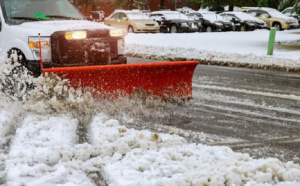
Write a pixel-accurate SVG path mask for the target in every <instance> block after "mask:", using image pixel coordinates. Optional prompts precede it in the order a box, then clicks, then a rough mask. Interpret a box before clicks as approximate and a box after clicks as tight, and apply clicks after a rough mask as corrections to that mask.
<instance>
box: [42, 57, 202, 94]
mask: <svg viewBox="0 0 300 186" xmlns="http://www.w3.org/2000/svg"><path fill="white" fill-rule="evenodd" d="M197 64H198V62H197V61H178V62H160V63H142V64H126V65H103V66H81V67H59V68H47V69H43V73H55V74H57V75H58V76H61V77H63V78H64V79H68V80H69V83H70V85H71V86H73V87H75V88H78V87H84V88H92V89H93V90H95V92H94V93H96V94H98V95H109V96H112V97H118V96H120V95H121V96H125V95H132V94H134V93H142V94H146V95H150V96H156V97H160V98H163V99H173V98H180V99H190V98H192V78H193V73H194V70H195V68H196V66H197Z"/></svg>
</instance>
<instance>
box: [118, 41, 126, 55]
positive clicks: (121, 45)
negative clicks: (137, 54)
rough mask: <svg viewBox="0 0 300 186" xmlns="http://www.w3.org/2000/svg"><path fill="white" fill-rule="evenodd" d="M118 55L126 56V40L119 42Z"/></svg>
mask: <svg viewBox="0 0 300 186" xmlns="http://www.w3.org/2000/svg"><path fill="white" fill-rule="evenodd" d="M118 54H119V55H122V54H123V55H124V54H125V44H124V39H119V40H118Z"/></svg>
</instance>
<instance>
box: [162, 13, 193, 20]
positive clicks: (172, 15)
mask: <svg viewBox="0 0 300 186" xmlns="http://www.w3.org/2000/svg"><path fill="white" fill-rule="evenodd" d="M164 15H165V17H166V19H189V18H188V17H187V16H186V15H184V14H183V13H180V12H174V13H173V12H170V13H165V14H164Z"/></svg>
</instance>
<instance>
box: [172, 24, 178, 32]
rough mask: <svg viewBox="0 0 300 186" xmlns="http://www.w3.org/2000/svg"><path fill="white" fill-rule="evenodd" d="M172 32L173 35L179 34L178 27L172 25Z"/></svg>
mask: <svg viewBox="0 0 300 186" xmlns="http://www.w3.org/2000/svg"><path fill="white" fill-rule="evenodd" d="M170 32H171V33H177V32H178V29H177V26H176V25H171V27H170Z"/></svg>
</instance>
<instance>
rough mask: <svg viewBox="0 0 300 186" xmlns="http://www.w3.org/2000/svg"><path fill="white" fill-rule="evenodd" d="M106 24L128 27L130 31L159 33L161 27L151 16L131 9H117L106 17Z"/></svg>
mask: <svg viewBox="0 0 300 186" xmlns="http://www.w3.org/2000/svg"><path fill="white" fill-rule="evenodd" d="M104 24H105V25H108V26H113V27H117V28H126V29H127V30H128V32H129V33H139V32H152V33H157V32H159V30H160V27H159V25H158V23H157V22H155V21H153V20H151V19H150V17H149V16H147V15H145V14H143V13H141V12H137V11H129V10H117V11H115V12H114V13H112V14H111V15H110V16H108V17H107V18H105V20H104Z"/></svg>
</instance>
